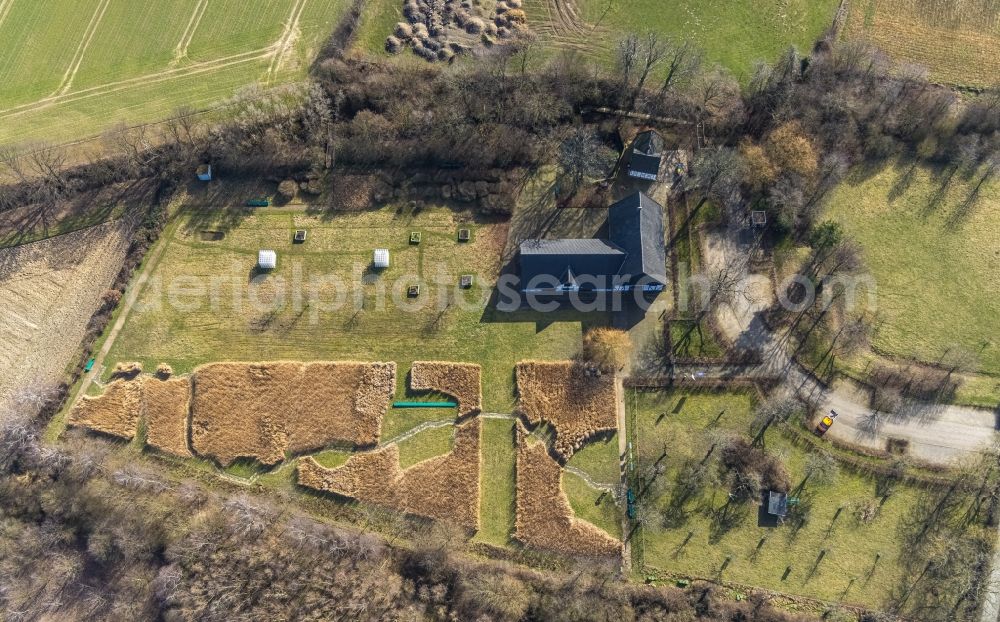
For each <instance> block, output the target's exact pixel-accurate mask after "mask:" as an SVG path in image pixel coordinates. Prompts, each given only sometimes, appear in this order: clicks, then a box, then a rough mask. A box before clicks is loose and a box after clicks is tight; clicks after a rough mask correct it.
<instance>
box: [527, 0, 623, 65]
mask: <svg viewBox="0 0 1000 622" xmlns="http://www.w3.org/2000/svg"><path fill="white" fill-rule="evenodd" d="M544 4H545V12H546V14H547V17H548V19H547V20H545V21H546V22H547V23H543V24H540V25H539V26H538V28H537V31H538V33H539V34H540V35H542V36H543V37H544V38H545V39H547V40H548V41H549V43H551V44H552V45H553V46H555V47H558V48H562V49H567V50H575V51H577V52H580V53H582V54H587V55H595V54H599V53H600V52H601V51H603V50H605V48H607V37H606V36H605V34H606V33H605V32H604V30H603V29H600V27H599V25H597V24H589V23H587V22H586V21H584V19H583V18H582V17H581V16H580V8H579V7H578V6H577V4H576V1H575V0H544Z"/></svg>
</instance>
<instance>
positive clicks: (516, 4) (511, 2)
mask: <svg viewBox="0 0 1000 622" xmlns="http://www.w3.org/2000/svg"><path fill="white" fill-rule="evenodd" d="M505 1H506V3H507V6H508V7H510V8H512V9H519V8H521V4H522V3H521V0H505Z"/></svg>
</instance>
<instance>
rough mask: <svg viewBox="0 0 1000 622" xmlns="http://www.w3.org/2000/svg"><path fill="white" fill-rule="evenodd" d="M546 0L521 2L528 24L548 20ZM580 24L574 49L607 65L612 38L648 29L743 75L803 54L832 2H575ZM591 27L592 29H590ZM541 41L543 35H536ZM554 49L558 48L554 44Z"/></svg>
mask: <svg viewBox="0 0 1000 622" xmlns="http://www.w3.org/2000/svg"><path fill="white" fill-rule="evenodd" d="M547 1H548V0H527V2H525V9H526V10H527V12H528V25H529V26H531V25H532V24H548V23H551V21H552V20H551V19H550V17H549V16H550V12H549V9H548V8H547V7H546V3H547ZM569 4H570V5H573V4H575V5H576V7H577V11H578V13H579V17H580V18H582V21H583V22H585V24H584V25H583V34H582V35H580V36H578V39H579V41H580V44H579V48H580V49H583V50H585V51H588V50H589V51H590V52H592V53H593V54H594V55H595V56H596V57H597V58H599V59H602V60H603V61H604V62H605V63H607V64H609V65H610V64H611V63H612V61H613V58H614V49H615V46H614V42H615V41H616V40H617V38H620V37H622V36H623V35H625V34H626V33H628V32H636V33H644V32H647V31H650V30H652V31H654V32H657V33H660V34H662V35H666V36H671V37H674V38H677V39H679V40H683V39H685V38H691V39H692V40H693V41H694V43H695V44H697V45H698V46H699V47H700V48H702V49H703V50H704V52H705V56H706V61H707V62H708V63H709V64H712V63H719V64H721V65H722V66H724V67H726V68H727V69H729V70H730V71H732V72H733V73H734V74H735V75H736V76H742V77H744V78H746V77H748V76H749V73H750V71H751V70H752V66H753V63H754V62H755V61H757V60H767V61H774V60H775V58H777V56H778V55H779V54H780V53H781V52H782V51H784V50H785V49H787V48H788V47H789V46H791V45H794V46H796V47H798V49H799V50H800V51H801V52H803V53H808V51H809V50H811V49H812V45H813V43H814V42H815V41H816V40H817V39H818V38H819V37H820V36H821V35H822V34H823V32H824V31H825V30H826V29H827V28H829V26H830V25H831V24H832V23H833V16H834V13H835V12H836V10H837V4H838V3H837V2H836V1H835V0H792V1H784V2H782V1H780V0H753V1H751V0H739V1H737V2H732V1H728V2H727V1H726V0H700V1H691V0H685V1H681V2H672V3H669V4H664V3H663V2H659V1H657V0H624V1H621V2H608V0H577V2H575V3H572V2H571V3H569ZM595 26H596V29H595ZM542 42H543V43H544V42H546V36H545V35H543V36H542ZM554 48H555V49H558V46H554Z"/></svg>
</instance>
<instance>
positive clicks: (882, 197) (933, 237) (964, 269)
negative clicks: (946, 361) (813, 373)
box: [824, 163, 1000, 376]
mask: <svg viewBox="0 0 1000 622" xmlns="http://www.w3.org/2000/svg"><path fill="white" fill-rule="evenodd" d="M950 173H951V171H950V169H949V170H940V169H933V168H928V167H924V166H912V165H909V164H905V163H900V164H897V165H893V166H887V167H886V168H884V169H882V170H879V171H876V172H874V173H870V174H864V173H862V172H856V173H855V174H854V175H853V176H851V177H850V178H849V179H848V180H847V181H846V182H845V183H842V184H841V185H840V186H839V187H838V188H837V189H836V190H835V191H834V192H833V194H832V196H831V197H830V200H829V202H828V206H827V208H826V212H825V214H824V217H826V218H830V219H833V220H836V221H837V222H840V223H842V224H843V226H844V228H845V230H846V231H847V233H848V234H849V235H850V236H851V237H852V238H854V239H855V240H857V241H858V242H859V243H860V244H861V246H862V247H863V249H864V253H863V255H864V260H865V263H866V268H867V270H868V271H870V273H871V275H872V276H873V277H874V279H875V281H876V284H877V293H878V296H877V314H878V317H879V320H880V327H879V329H878V331H877V333H876V336H875V339H874V346H875V347H876V348H877V349H878V350H880V351H882V352H885V353H888V354H892V355H896V356H903V357H911V358H916V359H920V360H924V361H938V360H940V359H941V357H942V356H943V355H945V353H946V352H947V351H948V350H949V349H954V348H956V347H957V348H960V349H962V350H964V351H966V352H967V353H971V354H972V355H974V356H975V357H977V358H978V361H979V366H980V370H981V371H983V372H985V373H989V374H992V375H994V376H995V375H998V374H1000V298H998V297H997V292H998V291H1000V236H998V235H997V231H1000V183H997V182H996V181H992V182H987V183H984V184H983V185H982V186H981V187H979V190H978V194H974V191H975V189H976V186H977V184H978V181H979V179H980V177H981V173H982V172H981V171H976V172H975V173H974V174H973V175H972V176H971V177H968V176H967V175H966V174H965V173H964V172H962V171H959V172H957V173H955V174H954V175H951V174H950ZM861 293H862V296H861V300H862V301H864V293H863V291H862V292H861Z"/></svg>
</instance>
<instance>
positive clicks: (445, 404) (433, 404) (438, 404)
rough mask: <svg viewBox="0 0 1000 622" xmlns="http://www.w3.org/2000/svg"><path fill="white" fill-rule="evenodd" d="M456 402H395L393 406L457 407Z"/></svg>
mask: <svg viewBox="0 0 1000 622" xmlns="http://www.w3.org/2000/svg"><path fill="white" fill-rule="evenodd" d="M456 406H458V403H456V402H393V403H392V407H393V408H455V407H456Z"/></svg>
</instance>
